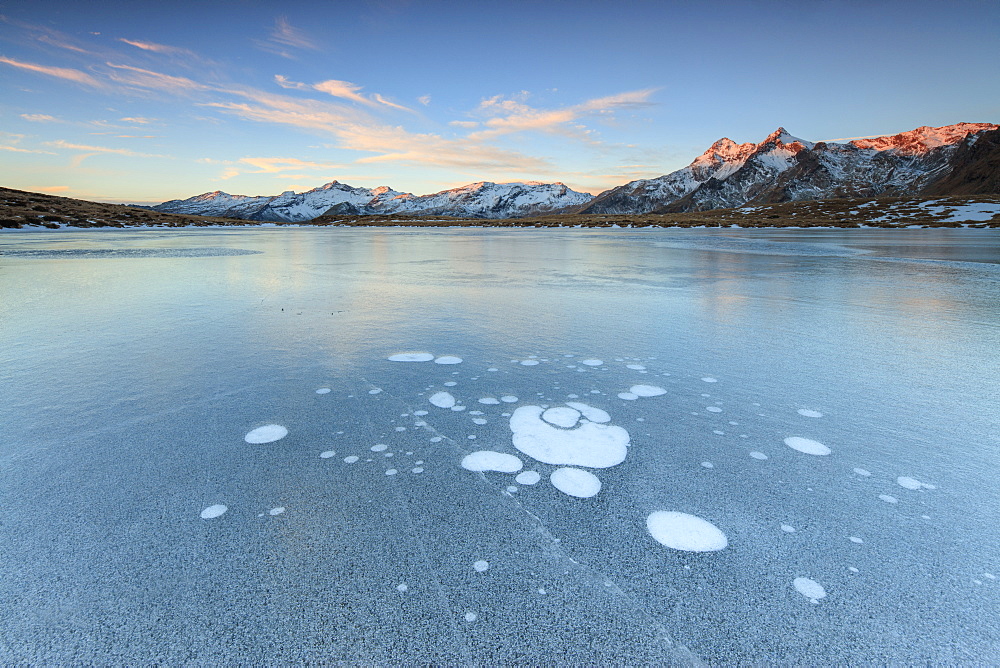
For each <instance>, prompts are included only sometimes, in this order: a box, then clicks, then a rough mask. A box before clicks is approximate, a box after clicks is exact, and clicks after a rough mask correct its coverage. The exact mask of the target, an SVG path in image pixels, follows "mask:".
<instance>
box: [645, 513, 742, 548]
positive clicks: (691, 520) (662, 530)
mask: <svg viewBox="0 0 1000 668" xmlns="http://www.w3.org/2000/svg"><path fill="white" fill-rule="evenodd" d="M646 528H647V529H648V530H649V533H650V535H651V536H652V537H653V538H654V539H656V542H658V543H660V544H661V545H665V546H666V547H669V548H671V549H674V550H684V551H685V552H714V551H716V550H722V549H725V547H726V546H727V545H729V541H728V539H726V534H724V533H722V531H720V530H719V528H718V527H717V526H715V525H714V524H712V523H711V522H708V521H707V520H703V519H701V518H700V517H696V516H695V515H689V514H687V513H679V512H676V511H672V510H659V511H657V512H655V513H651V514H650V515H649V517H647V518H646Z"/></svg>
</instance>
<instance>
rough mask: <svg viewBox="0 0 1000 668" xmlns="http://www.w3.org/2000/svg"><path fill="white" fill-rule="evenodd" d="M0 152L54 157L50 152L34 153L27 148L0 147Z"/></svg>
mask: <svg viewBox="0 0 1000 668" xmlns="http://www.w3.org/2000/svg"><path fill="white" fill-rule="evenodd" d="M0 151H12V152H14V153H43V154H45V155H55V153H53V152H52V151H35V150H32V149H29V148H20V147H18V146H0Z"/></svg>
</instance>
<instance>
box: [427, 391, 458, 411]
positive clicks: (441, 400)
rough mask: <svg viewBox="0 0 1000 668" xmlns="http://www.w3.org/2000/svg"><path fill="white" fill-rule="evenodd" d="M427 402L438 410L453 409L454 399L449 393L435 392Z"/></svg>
mask: <svg viewBox="0 0 1000 668" xmlns="http://www.w3.org/2000/svg"><path fill="white" fill-rule="evenodd" d="M428 401H430V402H431V403H432V404H434V405H435V406H437V407H438V408H453V407H454V406H455V397H454V396H453V395H452V394H451V393H450V392H435V393H434V394H432V395H431V398H430V399H428Z"/></svg>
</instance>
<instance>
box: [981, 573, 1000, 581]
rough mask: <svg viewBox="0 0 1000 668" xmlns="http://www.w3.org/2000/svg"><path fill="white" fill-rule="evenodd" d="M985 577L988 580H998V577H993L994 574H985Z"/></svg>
mask: <svg viewBox="0 0 1000 668" xmlns="http://www.w3.org/2000/svg"><path fill="white" fill-rule="evenodd" d="M983 577H984V578H986V579H987V580H996V579H997V576H995V575H993V574H992V573H983Z"/></svg>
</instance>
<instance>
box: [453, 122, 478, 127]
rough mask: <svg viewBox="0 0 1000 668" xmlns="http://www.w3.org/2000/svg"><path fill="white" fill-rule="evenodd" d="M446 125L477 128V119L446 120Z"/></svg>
mask: <svg viewBox="0 0 1000 668" xmlns="http://www.w3.org/2000/svg"><path fill="white" fill-rule="evenodd" d="M448 125H454V126H455V127H457V128H478V127H479V121H448Z"/></svg>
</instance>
